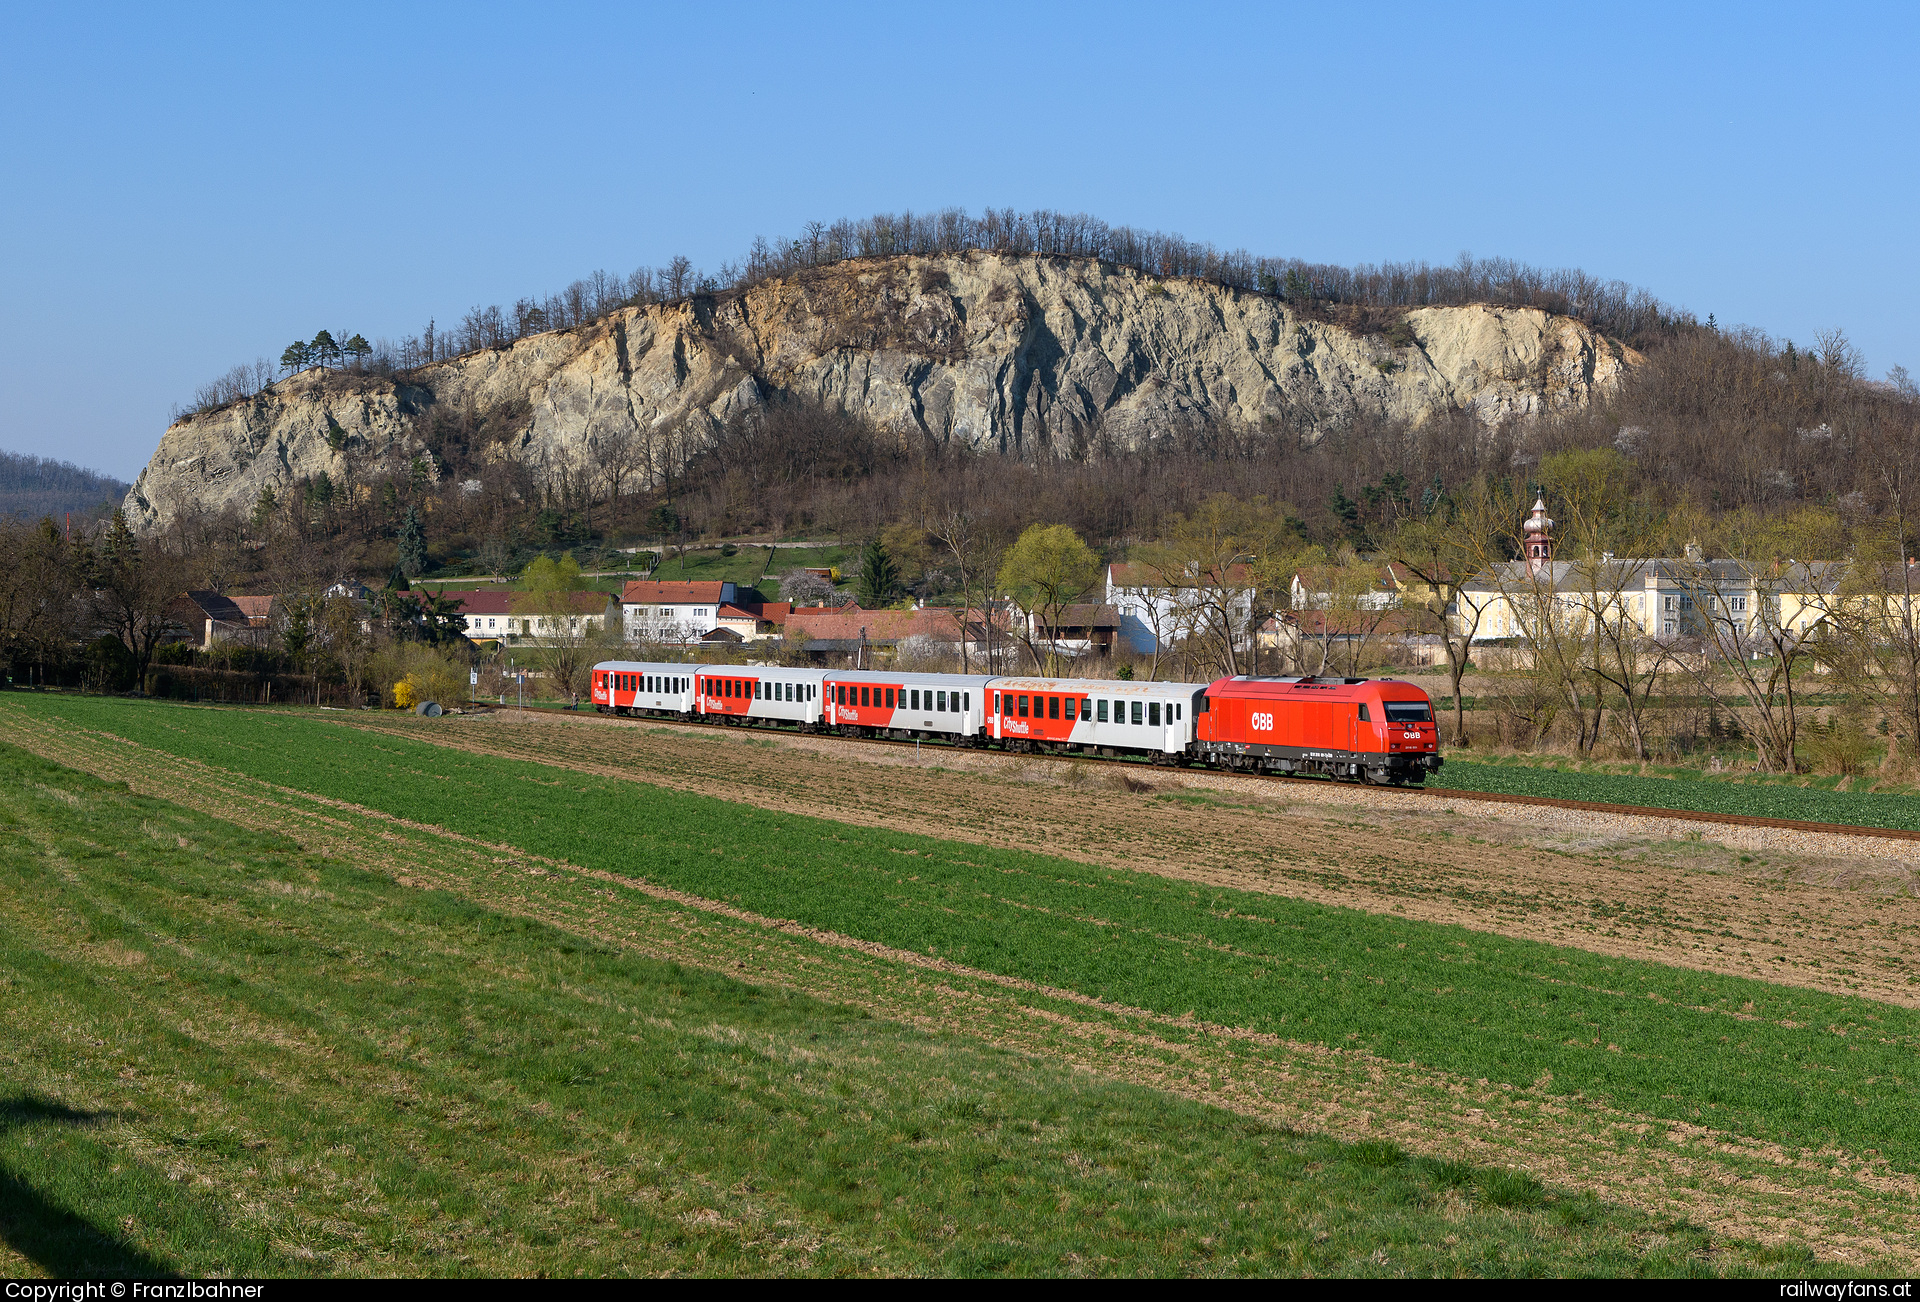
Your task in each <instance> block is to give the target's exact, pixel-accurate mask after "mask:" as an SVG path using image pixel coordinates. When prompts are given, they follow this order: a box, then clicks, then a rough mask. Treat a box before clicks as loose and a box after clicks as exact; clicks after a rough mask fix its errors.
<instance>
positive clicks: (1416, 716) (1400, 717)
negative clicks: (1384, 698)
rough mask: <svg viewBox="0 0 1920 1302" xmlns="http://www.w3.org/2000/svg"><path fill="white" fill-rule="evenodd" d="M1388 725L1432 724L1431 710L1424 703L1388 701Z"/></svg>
mask: <svg viewBox="0 0 1920 1302" xmlns="http://www.w3.org/2000/svg"><path fill="white" fill-rule="evenodd" d="M1386 704H1387V722H1388V723H1432V722H1433V710H1432V708H1431V707H1430V706H1428V704H1427V703H1426V702H1425V701H1388V702H1387V703H1386Z"/></svg>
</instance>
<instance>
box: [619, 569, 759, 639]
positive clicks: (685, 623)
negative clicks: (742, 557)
mask: <svg viewBox="0 0 1920 1302" xmlns="http://www.w3.org/2000/svg"><path fill="white" fill-rule="evenodd" d="M739 597H740V593H739V590H738V589H737V587H736V586H735V585H734V584H733V583H731V582H728V581H726V580H710V581H704V582H691V581H690V582H679V583H673V582H661V581H658V580H654V579H635V580H634V581H632V582H631V583H628V584H627V586H626V587H625V589H623V590H622V591H621V593H620V611H621V618H622V620H623V623H624V626H625V630H626V639H627V641H629V642H698V641H700V640H702V639H703V638H705V637H706V636H707V635H708V634H710V633H712V632H714V631H715V630H716V629H719V628H721V627H730V628H731V629H732V631H733V632H734V633H736V634H741V633H742V624H743V622H744V619H745V617H746V616H748V615H749V614H750V613H751V612H749V611H748V610H746V609H745V608H743V607H741V606H740V605H739V604H738V601H739ZM726 606H731V607H733V608H734V612H735V613H734V614H733V615H731V616H729V617H728V618H729V619H730V620H732V623H731V624H730V625H723V624H722V622H721V620H722V617H721V614H720V611H721V608H722V607H726ZM743 636H744V635H743Z"/></svg>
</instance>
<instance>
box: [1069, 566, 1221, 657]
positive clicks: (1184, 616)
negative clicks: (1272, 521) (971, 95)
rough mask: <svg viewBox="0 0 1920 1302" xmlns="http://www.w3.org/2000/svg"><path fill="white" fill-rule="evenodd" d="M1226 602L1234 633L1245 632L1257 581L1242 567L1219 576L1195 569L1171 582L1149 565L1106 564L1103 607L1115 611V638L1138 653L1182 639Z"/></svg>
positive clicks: (1211, 616)
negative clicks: (1212, 608)
mask: <svg viewBox="0 0 1920 1302" xmlns="http://www.w3.org/2000/svg"><path fill="white" fill-rule="evenodd" d="M1222 598H1224V604H1225V607H1226V611H1227V617H1228V619H1229V621H1230V622H1231V624H1232V626H1233V627H1232V632H1233V633H1234V634H1235V636H1239V635H1241V634H1244V633H1245V632H1246V631H1247V628H1248V625H1250V624H1252V622H1253V599H1254V578H1253V572H1252V571H1251V570H1250V569H1248V568H1247V566H1245V565H1243V564H1237V563H1236V564H1233V565H1229V566H1227V568H1226V570H1225V571H1224V573H1222V574H1220V575H1219V576H1214V575H1210V574H1201V573H1199V572H1198V571H1197V570H1196V571H1194V572H1192V573H1190V574H1188V575H1185V576H1182V577H1180V578H1178V579H1177V580H1175V581H1173V582H1169V581H1168V576H1166V575H1164V574H1162V573H1160V572H1159V571H1156V570H1154V569H1153V568H1151V567H1150V566H1146V565H1137V564H1130V563H1119V562H1116V563H1114V564H1111V565H1108V566H1107V582H1106V601H1105V604H1106V605H1108V606H1111V607H1112V608H1113V610H1114V618H1115V620H1116V621H1117V623H1116V628H1115V635H1116V639H1117V640H1119V641H1121V642H1124V643H1125V644H1126V645H1127V646H1128V647H1130V648H1132V649H1133V650H1135V651H1138V652H1142V653H1147V652H1151V651H1154V650H1156V649H1159V648H1160V646H1161V644H1162V643H1169V644H1170V643H1173V642H1177V641H1180V640H1182V639H1183V638H1185V637H1186V636H1187V635H1188V634H1189V633H1190V632H1191V631H1192V630H1193V629H1194V627H1195V626H1196V624H1198V623H1200V622H1201V621H1203V620H1206V619H1208V618H1213V617H1214V616H1213V615H1212V612H1211V609H1210V608H1211V607H1212V606H1213V605H1214V603H1215V602H1216V601H1218V600H1220V599H1222Z"/></svg>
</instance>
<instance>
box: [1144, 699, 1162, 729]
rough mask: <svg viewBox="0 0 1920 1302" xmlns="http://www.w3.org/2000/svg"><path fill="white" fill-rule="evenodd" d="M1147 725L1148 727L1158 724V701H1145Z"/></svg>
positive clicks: (1155, 726)
mask: <svg viewBox="0 0 1920 1302" xmlns="http://www.w3.org/2000/svg"><path fill="white" fill-rule="evenodd" d="M1147 726H1148V727H1149V728H1158V727H1159V726H1160V702H1158V701H1148V702H1147Z"/></svg>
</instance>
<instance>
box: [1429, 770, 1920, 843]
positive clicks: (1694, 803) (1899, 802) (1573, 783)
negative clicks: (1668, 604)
mask: <svg viewBox="0 0 1920 1302" xmlns="http://www.w3.org/2000/svg"><path fill="white" fill-rule="evenodd" d="M1427 785H1428V786H1429V787H1433V788H1435V789H1438V790H1448V791H1495V792H1501V793H1503V794H1509V795H1519V796H1544V797H1548V798H1550V799H1554V800H1591V801H1596V802H1599V803H1602V804H1610V805H1647V806H1651V807H1653V808H1656V809H1689V810H1697V811H1699V812H1701V813H1712V814H1745V815H1749V816H1752V817H1756V818H1797V819H1803V820H1805V821H1807V822H1811V823H1850V824H1853V825H1855V826H1858V827H1888V828H1900V829H1903V830H1907V831H1920V796H1908V795H1894V794H1887V793H1877V792H1851V791H1827V790H1821V789H1818V788H1812V787H1796V786H1787V785H1782V784H1776V783H1764V782H1754V781H1751V780H1747V781H1741V780H1716V779H1705V780H1701V779H1689V778H1656V777H1640V776H1637V775H1631V774H1616V773H1582V772H1567V771H1565V770H1561V769H1556V768H1549V767H1546V766H1543V765H1538V764H1522V763H1513V764H1498V763H1492V764H1489V763H1476V762H1473V761H1470V760H1469V761H1462V760H1458V759H1448V761H1447V763H1446V766H1445V767H1444V768H1442V769H1441V770H1440V772H1439V773H1438V774H1437V775H1436V776H1434V777H1433V778H1430V779H1429V780H1428V781H1427Z"/></svg>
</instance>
